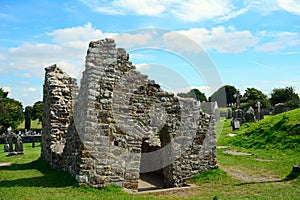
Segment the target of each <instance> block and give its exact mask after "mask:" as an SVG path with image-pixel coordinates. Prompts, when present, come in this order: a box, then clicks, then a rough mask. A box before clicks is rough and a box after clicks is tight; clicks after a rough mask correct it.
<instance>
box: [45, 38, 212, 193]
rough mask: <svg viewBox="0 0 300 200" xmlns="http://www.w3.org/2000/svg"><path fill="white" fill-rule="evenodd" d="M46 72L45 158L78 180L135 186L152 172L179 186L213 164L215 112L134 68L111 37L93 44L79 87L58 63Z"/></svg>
mask: <svg viewBox="0 0 300 200" xmlns="http://www.w3.org/2000/svg"><path fill="white" fill-rule="evenodd" d="M45 70H46V74H45V82H44V92H43V101H44V104H43V105H44V108H43V109H44V113H43V134H42V142H41V144H42V158H44V159H45V160H46V161H48V162H49V163H50V165H51V166H52V167H53V168H56V169H60V170H64V171H67V172H69V173H70V174H71V175H72V176H74V177H75V178H76V180H77V181H78V182H79V184H80V185H89V186H91V187H94V188H103V187H104V186H106V185H110V184H115V185H119V186H121V187H124V188H127V189H130V190H133V191H137V190H138V180H139V178H140V175H141V174H142V173H147V172H150V171H155V172H156V173H159V174H160V175H161V177H163V181H164V185H165V187H180V186H183V185H184V184H185V180H187V179H189V178H191V177H193V176H194V175H196V174H199V173H202V172H204V171H206V170H208V169H214V168H217V163H216V146H215V145H216V133H215V130H214V128H215V124H214V119H213V117H212V116H209V115H208V114H205V113H203V112H202V111H201V110H200V107H199V105H198V104H197V102H196V101H195V100H193V99H181V98H179V97H176V96H175V95H174V94H172V93H170V92H166V91H164V90H163V89H162V88H161V87H160V86H159V85H158V84H156V83H155V82H154V81H153V80H149V79H148V77H147V76H146V75H143V74H141V73H140V72H138V71H137V70H136V68H135V66H134V65H132V63H131V62H130V61H129V55H128V53H127V52H126V51H125V49H122V48H116V44H115V43H114V40H112V39H104V40H99V41H92V42H90V44H89V48H88V51H87V56H86V63H85V71H84V72H83V75H82V79H81V84H80V89H79V87H78V86H77V83H76V80H75V79H74V78H71V77H70V76H69V75H67V74H66V73H65V72H63V71H62V70H61V69H59V68H58V67H57V66H56V65H52V66H49V67H47V68H46V69H45Z"/></svg>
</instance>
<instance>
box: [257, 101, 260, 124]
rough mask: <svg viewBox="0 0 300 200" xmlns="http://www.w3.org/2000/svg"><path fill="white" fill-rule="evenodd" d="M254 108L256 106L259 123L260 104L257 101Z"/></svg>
mask: <svg viewBox="0 0 300 200" xmlns="http://www.w3.org/2000/svg"><path fill="white" fill-rule="evenodd" d="M256 106H257V118H258V119H257V120H258V121H259V120H260V111H261V109H260V106H261V103H260V102H259V101H258V102H257V103H256Z"/></svg>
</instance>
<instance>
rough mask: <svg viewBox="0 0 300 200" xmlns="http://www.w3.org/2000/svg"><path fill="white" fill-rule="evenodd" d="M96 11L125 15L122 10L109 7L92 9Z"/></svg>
mask: <svg viewBox="0 0 300 200" xmlns="http://www.w3.org/2000/svg"><path fill="white" fill-rule="evenodd" d="M93 10H94V11H96V12H99V13H103V14H107V15H125V13H124V12H121V11H118V10H116V9H113V8H111V7H96V8H94V9H93Z"/></svg>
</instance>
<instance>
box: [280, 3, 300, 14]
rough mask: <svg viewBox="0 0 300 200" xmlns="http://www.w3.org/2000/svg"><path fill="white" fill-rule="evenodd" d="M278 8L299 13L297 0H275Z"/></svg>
mask: <svg viewBox="0 0 300 200" xmlns="http://www.w3.org/2000/svg"><path fill="white" fill-rule="evenodd" d="M277 4H278V6H279V7H280V8H282V9H284V10H286V11H287V12H290V13H293V14H295V15H300V2H299V0H277Z"/></svg>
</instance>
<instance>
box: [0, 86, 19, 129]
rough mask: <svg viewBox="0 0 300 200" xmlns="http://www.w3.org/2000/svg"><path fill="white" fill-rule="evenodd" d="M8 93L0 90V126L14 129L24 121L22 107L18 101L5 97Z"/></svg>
mask: <svg viewBox="0 0 300 200" xmlns="http://www.w3.org/2000/svg"><path fill="white" fill-rule="evenodd" d="M7 95H8V92H4V91H3V89H2V88H0V126H1V127H2V129H4V130H6V129H7V128H8V127H12V128H13V129H16V128H17V126H18V125H19V124H20V123H22V121H23V120H24V114H23V106H22V104H21V103H20V102H19V101H16V100H14V99H11V98H8V97H7Z"/></svg>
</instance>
